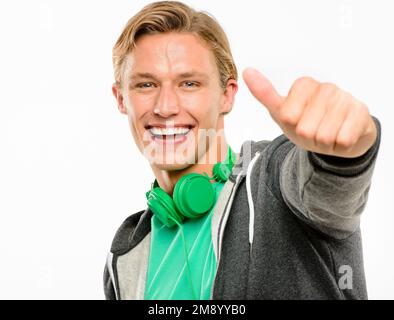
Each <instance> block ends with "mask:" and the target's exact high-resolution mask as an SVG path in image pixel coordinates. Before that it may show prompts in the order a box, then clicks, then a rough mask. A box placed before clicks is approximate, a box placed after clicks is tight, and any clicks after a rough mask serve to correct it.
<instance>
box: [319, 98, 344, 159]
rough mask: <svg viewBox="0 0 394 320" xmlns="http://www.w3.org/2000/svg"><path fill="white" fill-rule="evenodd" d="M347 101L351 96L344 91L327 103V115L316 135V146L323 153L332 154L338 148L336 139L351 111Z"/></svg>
mask: <svg viewBox="0 0 394 320" xmlns="http://www.w3.org/2000/svg"><path fill="white" fill-rule="evenodd" d="M347 101H349V96H348V94H347V93H345V92H343V91H338V92H337V93H336V94H334V96H333V97H332V98H331V99H330V100H328V101H327V103H328V105H327V110H326V113H325V115H324V117H323V119H322V121H321V122H320V125H319V128H318V129H317V133H316V145H317V146H318V148H319V150H321V152H322V153H326V154H332V153H333V152H334V150H335V148H336V146H335V144H336V137H337V135H338V132H339V130H340V129H341V127H342V125H343V123H344V121H345V119H346V116H347V114H348V112H349V111H350V110H349V106H348V104H347Z"/></svg>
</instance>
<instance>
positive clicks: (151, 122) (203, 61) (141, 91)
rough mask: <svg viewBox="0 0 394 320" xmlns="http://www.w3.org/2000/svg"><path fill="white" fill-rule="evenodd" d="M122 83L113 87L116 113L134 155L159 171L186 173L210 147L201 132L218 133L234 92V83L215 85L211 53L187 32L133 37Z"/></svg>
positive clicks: (217, 73) (215, 68)
mask: <svg viewBox="0 0 394 320" xmlns="http://www.w3.org/2000/svg"><path fill="white" fill-rule="evenodd" d="M122 81H123V83H122V89H120V91H119V90H118V89H117V88H116V87H115V86H114V87H113V92H114V95H115V96H116V97H117V100H118V108H119V110H120V111H121V112H122V113H124V114H127V115H128V119H129V125H130V128H131V132H132V134H133V137H134V140H135V142H136V144H137V146H138V148H139V149H140V151H141V152H143V153H144V155H145V156H146V157H147V158H149V160H150V161H151V162H154V165H156V166H158V167H159V168H160V169H163V170H179V169H183V168H186V167H188V166H190V164H192V163H195V162H196V161H197V160H198V159H201V158H202V157H203V156H204V154H205V153H206V151H207V150H208V148H209V141H211V143H212V140H210V139H208V138H206V135H207V130H211V131H210V132H208V133H210V134H211V137H210V138H212V134H213V135H216V134H221V132H222V129H223V115H224V114H225V113H227V112H229V111H230V110H231V108H232V103H233V98H234V95H235V92H236V90H237V84H236V82H235V81H234V80H230V81H229V83H228V85H227V88H226V90H224V89H223V88H222V87H221V86H220V81H219V71H218V68H217V66H216V63H215V58H214V55H213V53H212V51H211V50H210V49H209V48H208V47H207V46H206V45H205V43H204V42H203V41H202V40H201V39H200V38H198V37H197V36H195V35H193V34H191V33H174V32H172V33H165V34H157V35H144V36H142V37H141V38H139V39H138V41H137V46H136V48H134V49H133V50H132V52H131V53H130V54H129V56H128V57H127V61H126V62H125V68H124V73H123V80H122ZM204 129H205V130H204ZM215 151H216V150H215ZM210 161H211V162H212V161H213V160H210Z"/></svg>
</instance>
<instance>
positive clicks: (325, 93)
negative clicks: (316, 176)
mask: <svg viewBox="0 0 394 320" xmlns="http://www.w3.org/2000/svg"><path fill="white" fill-rule="evenodd" d="M333 92H334V86H330V85H328V86H327V85H321V86H319V87H318V89H317V90H316V91H315V93H314V94H313V96H312V98H311V99H310V100H309V102H308V103H307V105H306V107H305V109H304V111H303V113H302V115H301V118H300V120H299V121H298V123H297V127H296V134H297V135H298V136H299V138H300V139H303V140H304V145H305V146H307V148H308V149H310V150H312V149H315V148H317V144H316V139H315V138H316V133H317V129H318V128H319V126H320V123H321V121H322V120H323V117H324V115H325V113H326V110H327V101H328V98H329V96H330V95H331V94H332V93H333Z"/></svg>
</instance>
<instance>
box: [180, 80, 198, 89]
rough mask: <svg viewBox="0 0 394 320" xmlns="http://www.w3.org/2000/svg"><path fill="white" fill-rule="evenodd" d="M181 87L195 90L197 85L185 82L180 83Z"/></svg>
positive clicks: (192, 82)
mask: <svg viewBox="0 0 394 320" xmlns="http://www.w3.org/2000/svg"><path fill="white" fill-rule="evenodd" d="M182 85H183V86H184V87H186V88H197V87H198V86H199V84H198V83H197V82H194V81H185V82H183V83H182Z"/></svg>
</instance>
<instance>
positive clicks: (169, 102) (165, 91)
mask: <svg viewBox="0 0 394 320" xmlns="http://www.w3.org/2000/svg"><path fill="white" fill-rule="evenodd" d="M178 112H179V101H178V97H177V94H176V92H175V90H174V88H172V87H171V86H170V85H169V86H164V85H163V86H161V88H160V92H159V96H158V98H157V102H156V105H155V108H154V109H153V113H154V114H157V115H159V116H162V117H163V118H168V117H171V116H172V115H176V114H177V113H178Z"/></svg>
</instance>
